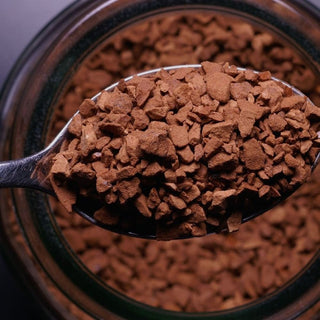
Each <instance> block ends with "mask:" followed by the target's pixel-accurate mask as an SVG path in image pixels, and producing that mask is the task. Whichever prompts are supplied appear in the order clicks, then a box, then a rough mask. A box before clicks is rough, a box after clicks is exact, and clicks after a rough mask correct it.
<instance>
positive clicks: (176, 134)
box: [50, 62, 320, 239]
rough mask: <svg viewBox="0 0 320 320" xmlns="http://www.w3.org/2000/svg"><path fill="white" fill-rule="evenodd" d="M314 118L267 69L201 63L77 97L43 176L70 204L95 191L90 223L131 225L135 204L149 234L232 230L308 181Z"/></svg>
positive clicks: (316, 113)
mask: <svg viewBox="0 0 320 320" xmlns="http://www.w3.org/2000/svg"><path fill="white" fill-rule="evenodd" d="M319 118H320V108H318V107H316V106H314V105H312V104H311V103H310V102H309V101H308V100H307V99H306V97H303V96H298V95H295V94H293V92H292V90H291V89H290V88H289V87H287V86H285V85H283V84H282V83H280V82H276V81H274V80H272V79H271V74H270V72H261V73H258V74H257V73H254V72H253V71H251V70H247V71H239V70H238V69H237V68H236V67H235V66H229V64H228V63H226V64H217V63H210V62H203V63H202V67H201V68H198V69H193V68H183V69H178V70H171V71H169V72H167V71H165V70H161V71H159V72H157V73H156V74H155V75H154V76H148V77H133V79H131V80H129V81H127V82H124V81H120V83H119V85H118V86H117V87H116V88H115V89H114V90H113V91H112V92H102V93H101V95H100V96H99V97H98V98H97V101H96V102H93V101H92V100H89V99H86V100H84V101H83V102H82V104H81V105H80V107H79V113H78V114H77V115H76V116H75V117H74V119H73V120H72V122H71V123H70V126H69V128H68V132H69V134H70V137H68V139H67V140H66V141H64V143H63V145H62V147H61V150H60V153H58V154H57V155H56V156H55V157H54V158H53V160H52V161H53V165H52V168H51V175H50V182H51V184H52V186H53V189H54V191H55V192H56V195H57V197H58V199H59V200H60V201H61V203H62V204H63V205H64V206H65V207H66V209H67V210H68V211H70V212H71V211H72V205H74V204H75V203H76V201H77V199H78V198H79V196H82V197H85V198H86V199H91V200H92V199H93V200H95V199H99V200H101V202H102V204H103V205H104V206H103V207H102V208H100V209H99V210H97V211H96V212H95V213H94V217H95V218H96V219H97V220H99V221H101V222H103V223H105V224H108V225H119V226H120V228H122V226H125V227H123V228H127V227H128V225H129V230H131V223H132V222H131V221H132V220H133V219H134V218H135V217H136V216H137V215H134V214H133V212H135V211H137V212H139V213H140V214H141V215H142V216H143V217H144V218H146V219H151V220H152V221H153V222H154V223H155V224H156V233H157V238H158V239H175V238H179V237H184V236H203V235H205V234H206V233H207V225H209V226H214V227H218V228H220V229H222V228H225V226H227V229H228V230H229V231H235V230H238V226H239V224H240V223H241V218H242V213H246V214H248V213H251V212H252V211H255V210H259V208H263V207H266V206H269V205H270V204H271V203H272V202H273V201H274V200H275V199H276V200H277V199H280V198H281V197H282V196H284V195H285V194H287V193H288V192H290V191H292V190H294V189H296V188H297V186H300V185H301V184H303V183H304V182H305V181H306V179H307V178H308V177H309V175H310V173H311V165H312V164H313V162H314V161H315V158H316V155H317V153H318V151H319V148H318V144H319V142H320V139H318V135H317V133H316V131H315V130H314V129H313V127H314V123H317V121H318V120H319ZM95 201H96V200H95ZM108 206H109V207H108ZM122 206H124V207H125V208H126V209H127V210H128V211H127V212H126V211H124V210H122ZM129 210H130V211H129ZM128 216H129V217H128ZM138 219H139V217H138ZM138 221H139V220H138ZM139 223H140V222H139ZM141 228H142V227H141ZM124 230H125V229H124ZM146 233H148V232H147V231H146ZM152 233H153V231H152V232H150V234H152Z"/></svg>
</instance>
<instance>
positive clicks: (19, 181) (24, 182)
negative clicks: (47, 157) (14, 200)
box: [0, 153, 45, 191]
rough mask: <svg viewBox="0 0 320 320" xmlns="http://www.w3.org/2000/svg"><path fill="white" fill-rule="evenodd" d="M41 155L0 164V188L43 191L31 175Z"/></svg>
mask: <svg viewBox="0 0 320 320" xmlns="http://www.w3.org/2000/svg"><path fill="white" fill-rule="evenodd" d="M42 156H43V155H42V153H37V154H34V155H32V156H30V157H27V158H23V159H19V160H10V161H4V162H0V188H16V187H18V188H19V187H20V188H32V189H38V190H42V191H45V188H44V187H43V186H41V185H40V183H39V181H38V179H37V178H36V177H34V176H33V175H32V173H33V172H34V170H35V169H36V165H37V163H38V161H39V160H40V159H41V158H42Z"/></svg>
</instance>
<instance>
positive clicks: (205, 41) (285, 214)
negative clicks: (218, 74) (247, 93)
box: [51, 13, 320, 320]
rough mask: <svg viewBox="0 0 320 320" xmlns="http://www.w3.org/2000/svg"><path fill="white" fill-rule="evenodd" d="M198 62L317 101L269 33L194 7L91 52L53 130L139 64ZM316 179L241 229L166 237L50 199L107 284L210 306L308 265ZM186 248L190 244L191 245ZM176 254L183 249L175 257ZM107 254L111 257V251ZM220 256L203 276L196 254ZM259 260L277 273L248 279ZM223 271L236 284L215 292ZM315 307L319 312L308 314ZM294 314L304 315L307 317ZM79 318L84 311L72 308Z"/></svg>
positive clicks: (259, 292)
mask: <svg viewBox="0 0 320 320" xmlns="http://www.w3.org/2000/svg"><path fill="white" fill-rule="evenodd" d="M188 35H192V41H186V40H184V39H186V37H187V36H188ZM199 38H200V40H199ZM199 43H200V44H199ZM203 60H211V61H216V62H221V61H230V62H231V63H233V64H237V65H242V66H244V67H249V68H253V69H256V70H270V71H271V72H272V74H274V75H275V76H276V77H278V78H280V79H283V80H286V81H287V82H288V83H291V84H293V85H294V86H295V87H297V88H299V89H301V90H302V91H303V92H304V93H305V94H307V95H308V96H309V97H310V98H311V99H312V100H313V101H314V102H315V103H316V104H317V105H319V104H320V98H319V97H320V86H319V82H317V81H316V78H315V76H314V74H313V73H312V71H311V70H310V69H308V67H307V66H306V65H305V64H304V63H303V61H302V60H301V59H300V57H298V56H297V55H296V54H295V53H294V51H293V50H292V49H291V48H290V47H289V46H287V45H286V44H285V43H282V42H281V41H279V40H278V39H277V38H276V37H275V36H274V35H271V34H270V33H268V32H264V31H261V30H259V29H257V28H256V27H255V26H252V25H249V24H247V23H246V22H243V21H240V20H236V19H234V18H232V17H228V18H227V19H225V18H224V17H222V16H219V15H212V14H201V15H197V14H194V13H192V15H187V14H186V15H178V16H177V15H176V16H172V17H164V18H159V19H153V20H151V21H147V22H143V23H141V24H139V25H136V26H133V27H130V30H128V31H127V32H121V33H120V34H119V35H117V36H116V37H114V38H113V39H111V40H110V41H108V42H107V43H106V44H104V45H103V47H102V48H101V49H99V50H97V51H96V52H95V53H94V54H93V56H92V57H91V58H90V59H89V60H86V61H85V62H84V63H83V64H82V66H81V68H80V70H79V72H78V73H77V74H76V75H75V76H74V78H73V79H72V81H71V84H70V87H69V88H68V90H67V91H66V93H65V95H64V96H63V97H62V99H61V102H60V104H59V106H58V108H57V111H56V114H55V121H54V122H53V129H52V131H51V133H52V137H54V136H55V135H56V134H57V133H58V131H59V130H60V129H61V128H62V127H63V126H64V124H65V123H66V121H68V120H69V119H70V117H71V116H72V115H73V114H74V113H75V112H76V111H77V108H78V107H79V105H80V103H81V102H82V101H83V100H84V99H85V98H91V97H92V96H94V95H95V94H96V93H97V92H99V91H101V90H102V89H104V88H105V87H107V86H108V85H110V84H112V83H114V82H116V81H118V80H119V79H120V78H123V77H126V76H128V75H131V74H134V73H136V72H138V71H141V70H145V69H153V68H155V67H159V66H166V65H176V64H184V63H199V62H200V61H203ZM319 178H320V176H319V171H318V170H316V172H315V173H314V174H313V175H312V178H311V181H310V182H308V183H307V184H305V185H304V186H303V187H302V188H300V189H299V190H298V191H297V192H296V193H295V194H294V195H293V197H291V198H290V199H289V200H288V201H286V202H285V203H283V204H281V205H279V206H278V207H277V208H275V209H273V210H271V211H270V212H268V214H265V215H263V216H261V217H259V218H257V219H255V220H253V221H251V222H248V223H246V224H244V225H243V226H242V231H241V232H239V233H233V234H221V235H213V236H208V237H205V238H201V239H192V240H180V241H175V242H172V243H171V242H170V243H163V242H162V243H161V242H158V243H155V242H150V241H145V240H141V239H132V238H129V237H125V236H120V235H115V234H112V233H110V232H107V231H104V230H101V229H100V228H99V227H94V226H92V225H90V224H89V223H88V222H87V221H85V220H84V219H83V218H81V217H79V216H78V215H70V214H67V213H66V212H65V209H64V208H63V207H62V206H61V205H60V204H59V203H58V202H57V201H54V200H53V199H51V200H52V202H53V208H54V213H55V215H56V219H57V222H58V224H59V225H60V227H61V229H62V233H63V234H64V235H65V238H66V239H67V241H68V243H69V244H70V246H71V247H72V248H73V249H74V251H75V252H76V253H77V254H78V255H79V257H80V258H81V259H82V261H83V263H84V264H85V265H86V266H87V267H89V268H90V270H91V271H92V272H93V273H94V274H96V275H97V276H99V277H100V278H101V279H102V280H103V281H105V282H106V283H107V284H108V285H110V286H111V287H113V288H115V289H116V290H119V291H120V292H122V293H123V294H124V295H129V296H130V297H132V298H133V299H135V300H138V301H140V302H143V303H146V304H151V305H154V306H157V307H159V308H166V309H172V310H178V311H184V310H186V309H188V311H189V312H208V311H215V310H222V309H227V308H233V307H236V306H240V305H243V304H244V303H247V302H250V301H253V300H255V299H257V298H260V297H263V296H264V295H266V294H267V293H268V292H269V293H270V292H273V291H274V290H276V289H277V288H280V287H281V286H283V285H284V284H285V283H286V282H287V281H288V280H289V279H291V278H292V277H293V276H295V275H296V274H297V272H299V271H300V270H301V269H302V268H303V267H305V265H306V264H307V262H308V261H309V260H310V259H311V257H312V256H313V255H314V254H315V253H316V251H317V250H318V249H319V245H320V239H319V234H320V207H319V205H318V204H319V203H320V199H318V198H319V197H318V193H319V192H318V190H320V184H319V181H320V179H319ZM244 237H246V238H244ZM247 242H248V244H247ZM190 246H192V250H190V251H189V250H188V249H189V248H190ZM109 251H110V254H109ZM182 252H183V255H177V253H182ZM111 254H115V256H114V258H113V256H112V255H111ZM152 255H153V256H155V258H152ZM204 257H205V258H206V260H205V261H203V258H204ZM244 257H245V258H244ZM217 258H218V261H217V265H222V266H224V267H227V268H229V269H228V270H227V273H224V274H221V270H220V271H219V270H216V268H214V267H213V266H211V265H210V264H208V268H207V269H209V271H208V272H210V275H209V276H200V272H201V270H202V269H201V266H198V264H200V261H202V265H204V266H206V265H207V263H206V261H208V260H210V261H215V260H216V259H217ZM153 259H155V260H153ZM127 266H128V267H127ZM228 266H230V267H228ZM232 266H233V267H232ZM263 266H267V268H265V270H270V269H274V270H276V274H275V276H274V273H271V280H272V281H267V282H265V283H264V287H263V288H262V287H261V286H262V283H261V281H257V280H255V279H257V277H260V270H262V267H263ZM126 267H127V268H126ZM232 268H233V269H232ZM128 269H130V270H128ZM169 269H170V270H175V271H176V279H179V280H177V281H179V282H180V288H182V292H184V293H185V295H186V296H188V295H190V296H191V297H192V301H193V302H194V303H191V300H188V302H187V305H188V307H187V308H186V307H184V306H183V304H181V302H180V303H177V301H175V300H173V299H172V296H167V295H166V293H170V292H171V291H172V287H173V286H174V284H177V283H176V282H175V276H170V277H169V273H168V270H169ZM118 270H126V272H125V273H122V271H121V272H120V271H119V272H117V271H118ZM144 271H146V273H145V274H144ZM139 272H141V274H140V273H139ZM123 274H125V275H126V277H125V278H123ZM170 274H171V273H170ZM225 275H226V277H227V278H228V277H229V276H231V279H232V282H234V283H236V288H237V290H235V291H233V292H232V291H231V290H230V291H229V293H228V294H226V293H224V295H222V292H221V293H220V289H221V285H220V284H221V281H222V278H224V276H225ZM200 278H201V279H202V280H201V281H199V279H200ZM229 278H230V277H229ZM248 279H249V281H248ZM259 279H260V278H259ZM188 283H189V285H188ZM192 283H194V284H195V285H192ZM175 290H176V289H175ZM180 291H181V290H180ZM169 297H171V298H169ZM170 299H171V301H170ZM68 308H69V309H70V310H72V311H73V310H74V309H73V308H71V307H69V306H68ZM317 311H318V312H319V309H316V310H315V311H313V313H317ZM300 318H301V319H302V318H303V319H308V320H309V319H310V316H309V317H308V316H307V317H304V316H302V317H299V319H300ZM77 319H83V318H82V317H81V316H80V315H77Z"/></svg>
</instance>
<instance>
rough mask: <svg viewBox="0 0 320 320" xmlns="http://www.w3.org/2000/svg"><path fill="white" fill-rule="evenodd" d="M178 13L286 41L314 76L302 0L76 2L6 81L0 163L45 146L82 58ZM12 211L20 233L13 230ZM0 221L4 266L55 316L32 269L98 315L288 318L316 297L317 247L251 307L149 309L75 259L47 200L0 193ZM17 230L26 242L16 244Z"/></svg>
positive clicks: (312, 34)
mask: <svg viewBox="0 0 320 320" xmlns="http://www.w3.org/2000/svg"><path fill="white" fill-rule="evenodd" d="M182 12H183V13H189V14H193V13H196V12H197V13H199V12H200V13H201V12H206V13H208V12H215V13H218V14H224V15H227V16H230V17H237V18H238V19H240V20H244V21H247V22H249V23H251V24H253V25H255V26H258V27H259V28H261V29H263V30H268V31H269V32H271V33H273V34H276V36H277V37H278V38H280V39H281V41H284V42H285V43H287V44H288V45H290V46H291V47H292V48H293V49H294V50H295V52H296V53H297V54H298V55H300V56H301V57H302V60H303V62H304V63H305V64H306V65H307V66H308V67H309V68H310V69H311V70H312V71H313V74H314V76H315V77H316V78H318V79H320V24H319V21H320V11H319V10H318V9H316V8H315V7H314V6H312V5H311V4H308V3H305V2H304V1H299V0H294V1H292V0H291V1H289V0H283V1H281V2H280V1H277V0H268V1H263V2H262V1H259V0H242V1H239V0H229V1H223V2H222V1H218V0H194V1H189V0H174V1H172V0H161V1H145V0H137V1H129V0H118V1H94V2H92V1H78V2H75V3H74V4H72V5H71V6H70V7H68V8H67V9H66V10H65V11H63V12H62V13H61V14H60V15H59V16H58V17H56V18H55V19H54V20H53V21H52V22H51V23H50V24H49V25H48V26H47V27H46V28H45V29H44V30H43V31H42V32H41V33H39V34H38V36H37V37H36V38H35V39H34V41H33V42H32V43H31V44H30V45H29V47H28V48H27V49H26V50H25V52H24V53H23V54H22V56H21V57H20V59H19V61H18V62H17V64H16V65H15V67H14V69H13V70H12V72H11V74H10V76H9V78H8V80H7V82H6V86H5V87H4V90H3V92H2V96H1V105H0V115H1V118H0V128H1V131H2V132H1V137H0V152H1V155H0V158H1V160H6V159H17V158H21V157H24V156H27V155H30V154H33V153H35V152H37V151H39V150H41V149H42V148H43V147H44V145H45V144H46V142H47V138H48V132H49V127H50V123H51V120H52V116H53V114H54V112H55V107H56V106H57V105H58V103H59V101H60V99H61V97H62V96H63V94H64V93H65V90H66V88H67V86H68V84H69V83H70V81H71V79H72V77H73V75H74V74H75V73H76V71H77V70H78V68H79V66H80V65H81V64H82V62H83V61H84V60H85V59H86V58H87V57H88V56H89V55H90V53H92V52H93V51H94V50H95V49H97V48H99V46H101V45H102V44H103V43H104V42H105V41H107V40H108V39H109V38H111V37H112V36H114V35H115V34H118V33H120V32H123V30H125V29H126V28H130V27H131V26H134V25H135V24H137V23H138V22H141V21H143V20H145V19H154V18H156V17H161V16H165V15H174V14H178V13H182ZM190 62H191V61H190ZM302 85H303V84H302ZM312 98H313V97H312ZM315 98H316V97H315ZM12 211H14V212H15V214H16V216H17V218H18V220H19V226H20V229H19V230H18V227H15V228H14V229H12V228H11V225H12V221H13V219H14V217H12V216H10V214H9V213H10V212H12ZM0 215H1V220H0V222H1V238H2V241H3V243H4V244H5V246H4V251H5V253H6V255H7V257H8V259H9V261H11V264H12V266H13V268H14V269H16V272H17V274H18V275H19V276H21V277H22V278H23V279H24V280H25V281H26V282H27V284H28V285H29V287H32V288H31V289H32V290H33V291H34V292H35V294H36V295H38V296H39V297H40V299H41V301H42V302H43V303H44V304H45V306H46V308H47V310H49V312H50V313H51V314H53V315H54V316H55V317H56V318H69V317H71V315H70V314H69V313H68V312H66V310H65V309H64V308H63V307H62V305H61V304H60V303H59V302H58V301H57V300H56V299H55V298H54V297H53V296H52V295H51V294H50V293H49V292H48V289H47V287H46V282H45V281H44V280H43V274H42V273H41V271H40V270H44V271H45V273H46V275H47V276H48V277H49V279H50V281H52V283H53V284H54V286H56V287H57V288H58V290H59V291H60V292H62V293H63V294H64V295H65V296H66V297H67V299H68V300H70V301H72V302H73V303H74V304H75V305H76V306H78V307H79V308H80V309H82V310H83V311H84V312H85V313H87V314H88V315H91V316H92V317H95V318H99V319H101V318H102V319H113V318H114V319H119V318H125V319H126V318H128V319H164V318H165V319H184V318H188V319H255V318H271V317H272V319H291V318H294V317H297V316H298V315H300V314H301V313H302V312H304V311H305V310H307V309H308V308H309V307H311V306H312V305H313V304H314V303H316V302H317V301H318V300H319V298H320V253H319V251H318V252H316V253H315V255H314V256H313V258H312V259H311V261H310V262H309V263H308V264H307V266H306V267H305V268H303V269H302V270H301V271H300V272H299V273H298V274H297V275H296V276H295V277H294V278H292V279H291V280H290V281H289V282H287V283H285V284H284V285H283V286H282V287H281V288H280V289H278V290H276V291H274V292H272V293H270V294H268V295H265V296H263V297H261V298H259V299H256V300H255V301H253V302H251V303H249V304H245V305H242V306H239V307H236V308H232V309H227V310H223V311H217V312H207V313H183V312H174V311H168V310H164V309H160V308H154V307H151V306H148V305H146V304H143V303H140V302H137V301H135V300H133V299H131V298H128V297H126V296H125V295H123V294H121V293H119V292H117V291H116V290H114V289H112V288H111V287H109V286H108V285H106V284H105V283H103V281H101V279H100V278H99V277H97V276H95V275H94V274H93V273H92V272H91V271H90V270H89V269H88V268H87V267H86V266H85V265H84V264H83V263H82V262H81V260H80V259H79V257H78V256H77V254H76V253H75V252H74V251H73V250H72V249H71V247H70V246H69V244H68V241H67V240H66V238H65V237H64V236H63V234H62V232H61V228H60V227H59V225H58V223H57V220H56V219H55V216H54V214H53V211H52V207H51V205H50V202H49V200H48V197H47V196H45V195H43V194H40V193H39V192H35V191H31V190H21V189H16V190H1V193H0ZM240 232H241V231H240ZM19 233H23V235H24V237H25V239H26V240H27V245H24V246H21V245H20V242H21V241H22V240H21V237H19V236H17V234H19ZM39 267H40V268H39ZM21 270H23V272H22V271H21ZM35 284H36V285H35Z"/></svg>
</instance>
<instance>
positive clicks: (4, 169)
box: [0, 64, 320, 239]
mask: <svg viewBox="0 0 320 320" xmlns="http://www.w3.org/2000/svg"><path fill="white" fill-rule="evenodd" d="M200 67H201V65H199V64H192V65H178V66H170V67H165V68H159V69H154V70H149V71H146V72H142V73H139V74H138V75H137V76H147V75H152V74H155V73H157V72H158V71H160V70H161V69H164V70H167V71H170V70H175V69H180V68H200ZM238 69H239V70H241V71H242V70H245V69H243V68H238ZM132 78H133V76H130V77H128V78H126V79H125V80H124V81H128V80H130V79H132ZM273 80H275V81H279V82H282V83H283V84H284V85H286V86H288V87H290V88H291V89H292V91H293V92H294V93H295V94H296V95H300V96H304V94H303V93H302V92H301V91H299V90H298V89H296V88H294V87H293V86H291V85H290V84H288V83H286V82H284V81H282V80H279V79H277V78H273ZM117 85H118V82H117V83H114V84H112V85H111V86H109V87H107V88H106V89H104V90H105V91H112V90H113V89H114V88H115V87H116V86H117ZM100 94H101V92H100V93H98V94H97V95H95V96H94V97H93V98H92V100H93V101H96V100H97V98H98V97H99V95H100ZM309 101H310V100H309ZM310 103H312V102H311V101H310ZM76 114H77V113H76ZM76 114H75V115H76ZM75 115H74V116H75ZM74 116H73V117H74ZM72 119H73V118H71V119H70V120H69V122H68V123H67V124H66V125H65V126H64V128H63V129H62V130H61V131H60V132H59V134H58V135H57V136H56V138H55V139H54V140H53V141H52V142H51V143H50V144H49V145H48V146H47V147H46V148H45V149H44V150H42V151H40V152H39V153H37V154H34V155H32V156H29V157H27V158H23V159H19V160H11V161H6V162H1V163H0V188H16V187H19V188H31V189H36V190H40V191H42V192H45V193H47V194H49V195H52V196H56V195H55V193H54V191H53V189H52V187H51V185H50V184H48V183H44V182H43V181H45V179H43V180H42V179H41V178H39V177H41V176H42V177H46V176H47V175H48V173H49V171H50V167H48V166H46V165H45V164H46V159H47V158H48V156H50V154H55V153H57V152H59V148H60V146H61V143H62V142H63V140H64V139H65V137H66V134H67V128H68V126H69V124H70V122H71V121H72ZM319 158H320V156H319V154H318V156H317V159H316V161H315V163H314V164H313V166H312V170H313V169H314V168H315V167H316V165H317V164H318V162H319ZM35 173H36V174H35ZM293 192H294V191H290V192H288V193H287V194H285V195H283V196H282V197H281V199H279V200H276V201H274V202H271V203H269V204H268V206H265V207H263V208H255V210H254V211H252V212H244V213H243V217H242V223H244V222H247V221H249V220H251V219H253V218H255V217H257V216H259V215H261V214H262V213H264V212H266V211H268V210H269V209H271V208H272V207H274V206H275V205H277V204H278V203H279V202H281V201H283V200H284V199H286V198H287V197H288V196H289V195H291V194H292V193H293ZM73 210H74V211H75V212H76V213H78V214H79V215H80V216H82V217H83V218H85V219H87V220H88V221H90V222H91V223H93V224H95V225H97V226H99V227H102V228H105V229H108V230H110V231H113V232H117V233H120V234H126V235H130V236H134V237H139V238H148V239H156V238H157V236H156V229H155V224H154V223H153V222H152V221H137V222H136V223H135V225H134V226H133V227H132V230H127V229H122V228H120V227H118V226H110V225H107V224H103V223H101V222H100V221H98V220H96V219H95V218H94V217H93V214H94V212H95V211H96V210H97V204H96V203H95V202H88V199H81V198H80V199H78V201H77V203H76V204H75V205H74V206H73ZM142 219H143V218H142ZM150 220H151V219H150ZM207 231H208V234H210V233H219V232H222V231H225V228H224V227H213V226H212V225H209V224H207Z"/></svg>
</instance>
